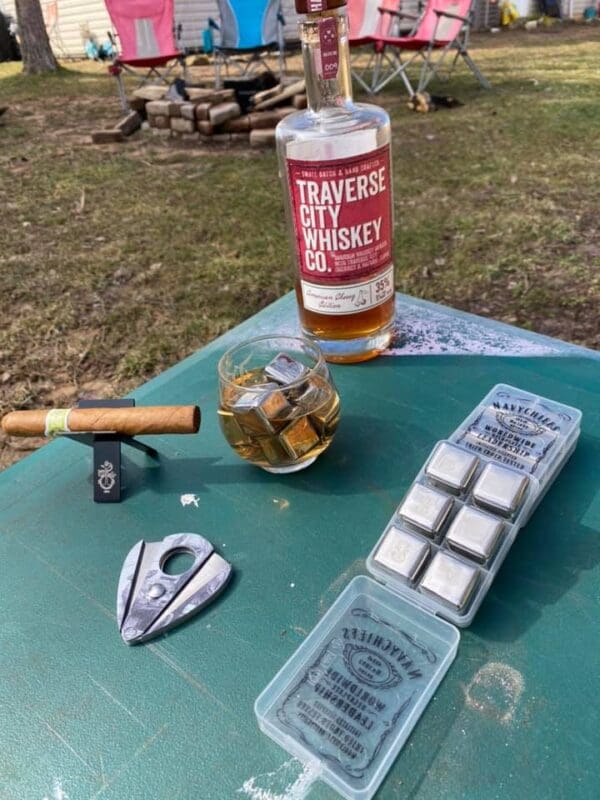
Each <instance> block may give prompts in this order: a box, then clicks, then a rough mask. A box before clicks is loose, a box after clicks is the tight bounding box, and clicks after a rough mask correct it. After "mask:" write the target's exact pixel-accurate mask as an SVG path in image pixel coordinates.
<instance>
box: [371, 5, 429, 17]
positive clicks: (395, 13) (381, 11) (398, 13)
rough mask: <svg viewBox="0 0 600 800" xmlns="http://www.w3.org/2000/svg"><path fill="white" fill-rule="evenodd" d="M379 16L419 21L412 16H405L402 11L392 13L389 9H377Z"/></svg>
mask: <svg viewBox="0 0 600 800" xmlns="http://www.w3.org/2000/svg"><path fill="white" fill-rule="evenodd" d="M377 10H378V11H379V13H380V14H391V15H392V17H400V18H402V19H419V17H417V16H415V15H414V14H405V13H404V12H403V11H393V10H392V9H391V8H381V7H379V8H378V9H377Z"/></svg>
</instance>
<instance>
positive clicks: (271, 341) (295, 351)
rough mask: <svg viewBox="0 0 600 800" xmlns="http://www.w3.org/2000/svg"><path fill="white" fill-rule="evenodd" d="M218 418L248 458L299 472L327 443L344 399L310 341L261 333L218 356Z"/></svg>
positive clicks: (258, 463)
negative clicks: (341, 397) (340, 396)
mask: <svg viewBox="0 0 600 800" xmlns="http://www.w3.org/2000/svg"><path fill="white" fill-rule="evenodd" d="M218 372H219V410H218V415H219V422H220V424H221V429H222V431H223V433H224V435H225V438H226V439H227V441H228V442H229V444H230V445H231V447H232V448H233V449H234V450H235V451H236V453H237V454H238V455H239V456H241V457H242V458H244V459H245V460H246V461H250V463H252V464H255V465H256V466H258V467H262V468H263V469H264V470H266V471H267V472H275V473H286V472H296V471H298V470H301V469H304V467H308V466H310V464H312V463H313V462H314V461H315V459H316V458H317V456H319V455H320V454H321V453H322V452H323V451H324V450H326V449H327V447H329V445H330V443H331V440H332V439H333V435H334V433H335V430H336V428H337V426H338V422H339V418H340V398H339V395H338V393H337V390H336V388H335V385H334V383H333V380H332V378H331V375H330V374H329V370H328V368H327V364H326V363H325V358H324V356H323V354H322V352H321V351H320V349H319V348H318V347H317V345H315V344H314V343H312V342H308V341H307V340H305V339H300V338H296V337H292V336H259V337H257V338H256V339H250V340H249V341H247V342H243V343H242V344H239V345H236V346H235V347H233V348H231V350H228V351H227V352H226V353H225V355H224V356H223V357H222V358H221V360H220V361H219V366H218Z"/></svg>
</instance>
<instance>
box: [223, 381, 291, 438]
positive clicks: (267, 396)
mask: <svg viewBox="0 0 600 800" xmlns="http://www.w3.org/2000/svg"><path fill="white" fill-rule="evenodd" d="M261 390H262V391H260V392H256V391H255V392H244V394H243V395H242V396H241V397H240V398H239V399H238V400H237V401H236V402H235V403H234V405H233V406H232V407H231V409H232V411H233V412H234V413H235V415H236V416H237V419H238V422H239V424H240V427H241V428H242V430H243V431H245V432H246V433H248V434H253V435H259V436H260V435H261V434H267V433H275V426H274V425H273V424H272V423H273V421H275V420H276V419H277V418H281V417H283V416H284V415H285V414H286V413H287V411H288V410H289V408H290V405H289V403H288V401H287V400H286V398H285V395H284V394H283V392H281V390H280V387H279V385H278V384H276V383H270V384H265V385H264V386H263V387H261Z"/></svg>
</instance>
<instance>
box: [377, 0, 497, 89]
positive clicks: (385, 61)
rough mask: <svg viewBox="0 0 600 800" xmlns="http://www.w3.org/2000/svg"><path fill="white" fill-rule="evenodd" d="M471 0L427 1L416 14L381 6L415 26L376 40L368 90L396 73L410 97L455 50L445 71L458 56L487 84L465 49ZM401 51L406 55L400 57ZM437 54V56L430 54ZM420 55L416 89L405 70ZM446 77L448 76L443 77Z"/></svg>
mask: <svg viewBox="0 0 600 800" xmlns="http://www.w3.org/2000/svg"><path fill="white" fill-rule="evenodd" d="M473 2H474V0H428V2H427V4H426V6H425V9H424V11H423V13H422V15H421V16H420V17H414V16H411V15H410V14H403V13H402V12H399V11H391V10H386V9H382V13H383V14H386V15H392V16H394V17H397V18H399V19H400V18H403V17H404V18H408V19H412V20H414V21H415V23H416V24H415V27H414V28H413V30H412V32H411V33H410V34H409V35H408V36H386V37H382V38H381V39H379V40H378V42H377V47H378V53H377V56H376V58H377V62H378V63H376V65H375V71H376V73H377V74H376V76H374V79H373V81H372V83H371V92H372V93H373V94H376V93H377V92H379V91H381V89H383V87H384V86H386V85H387V84H388V83H389V82H390V81H391V80H392V79H393V78H395V77H396V76H397V75H399V76H400V77H401V78H402V80H403V82H404V85H405V86H406V89H407V91H408V93H409V95H410V96H411V97H413V96H414V95H415V94H417V93H419V92H423V91H424V90H425V89H426V87H427V85H428V84H429V82H430V81H431V80H432V78H434V77H435V76H438V77H441V76H440V70H441V68H442V66H443V64H444V61H445V59H446V57H447V56H448V55H449V54H450V53H451V52H452V51H453V50H455V51H456V53H455V55H454V58H453V59H452V63H451V65H450V69H449V73H451V72H452V70H453V69H454V67H455V66H456V62H457V61H458V59H459V58H462V59H463V61H464V62H465V64H466V65H467V67H468V68H469V69H470V70H471V72H472V73H473V75H474V76H475V77H476V78H477V80H478V81H479V83H480V84H481V85H482V86H483V88H484V89H490V88H491V86H490V84H489V82H488V81H487V79H486V78H485V77H484V76H483V74H482V73H481V71H480V70H479V68H478V67H477V65H476V64H475V62H474V61H473V59H472V58H471V56H470V55H469V52H468V44H469V32H470V27H471V14H472V12H471V6H472V4H473ZM404 53H409V54H410V55H409V56H408V57H406V59H405V60H403V55H404ZM434 54H437V55H434ZM418 58H421V59H422V60H423V63H422V65H421V72H420V75H419V80H418V83H417V86H416V88H414V87H413V85H412V83H411V82H410V80H409V78H408V75H407V74H406V71H407V69H408V67H409V66H410V65H411V64H412V63H413V61H415V60H416V59H418ZM447 77H448V76H447Z"/></svg>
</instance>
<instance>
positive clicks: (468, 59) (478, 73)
mask: <svg viewBox="0 0 600 800" xmlns="http://www.w3.org/2000/svg"><path fill="white" fill-rule="evenodd" d="M460 55H461V56H462V57H463V60H464V62H465V64H466V65H467V67H468V68H469V69H470V70H471V72H472V73H473V75H474V76H475V77H476V78H477V80H478V81H479V83H480V84H481V85H482V86H483V88H484V89H491V88H492V84H491V83H490V82H489V81H488V79H487V78H486V77H485V75H484V74H483V73H482V72H481V70H480V69H479V67H478V66H477V64H476V63H475V62H474V61H473V59H472V58H471V56H470V55H469V53H468V52H467V51H466V50H462V49H461V50H460Z"/></svg>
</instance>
